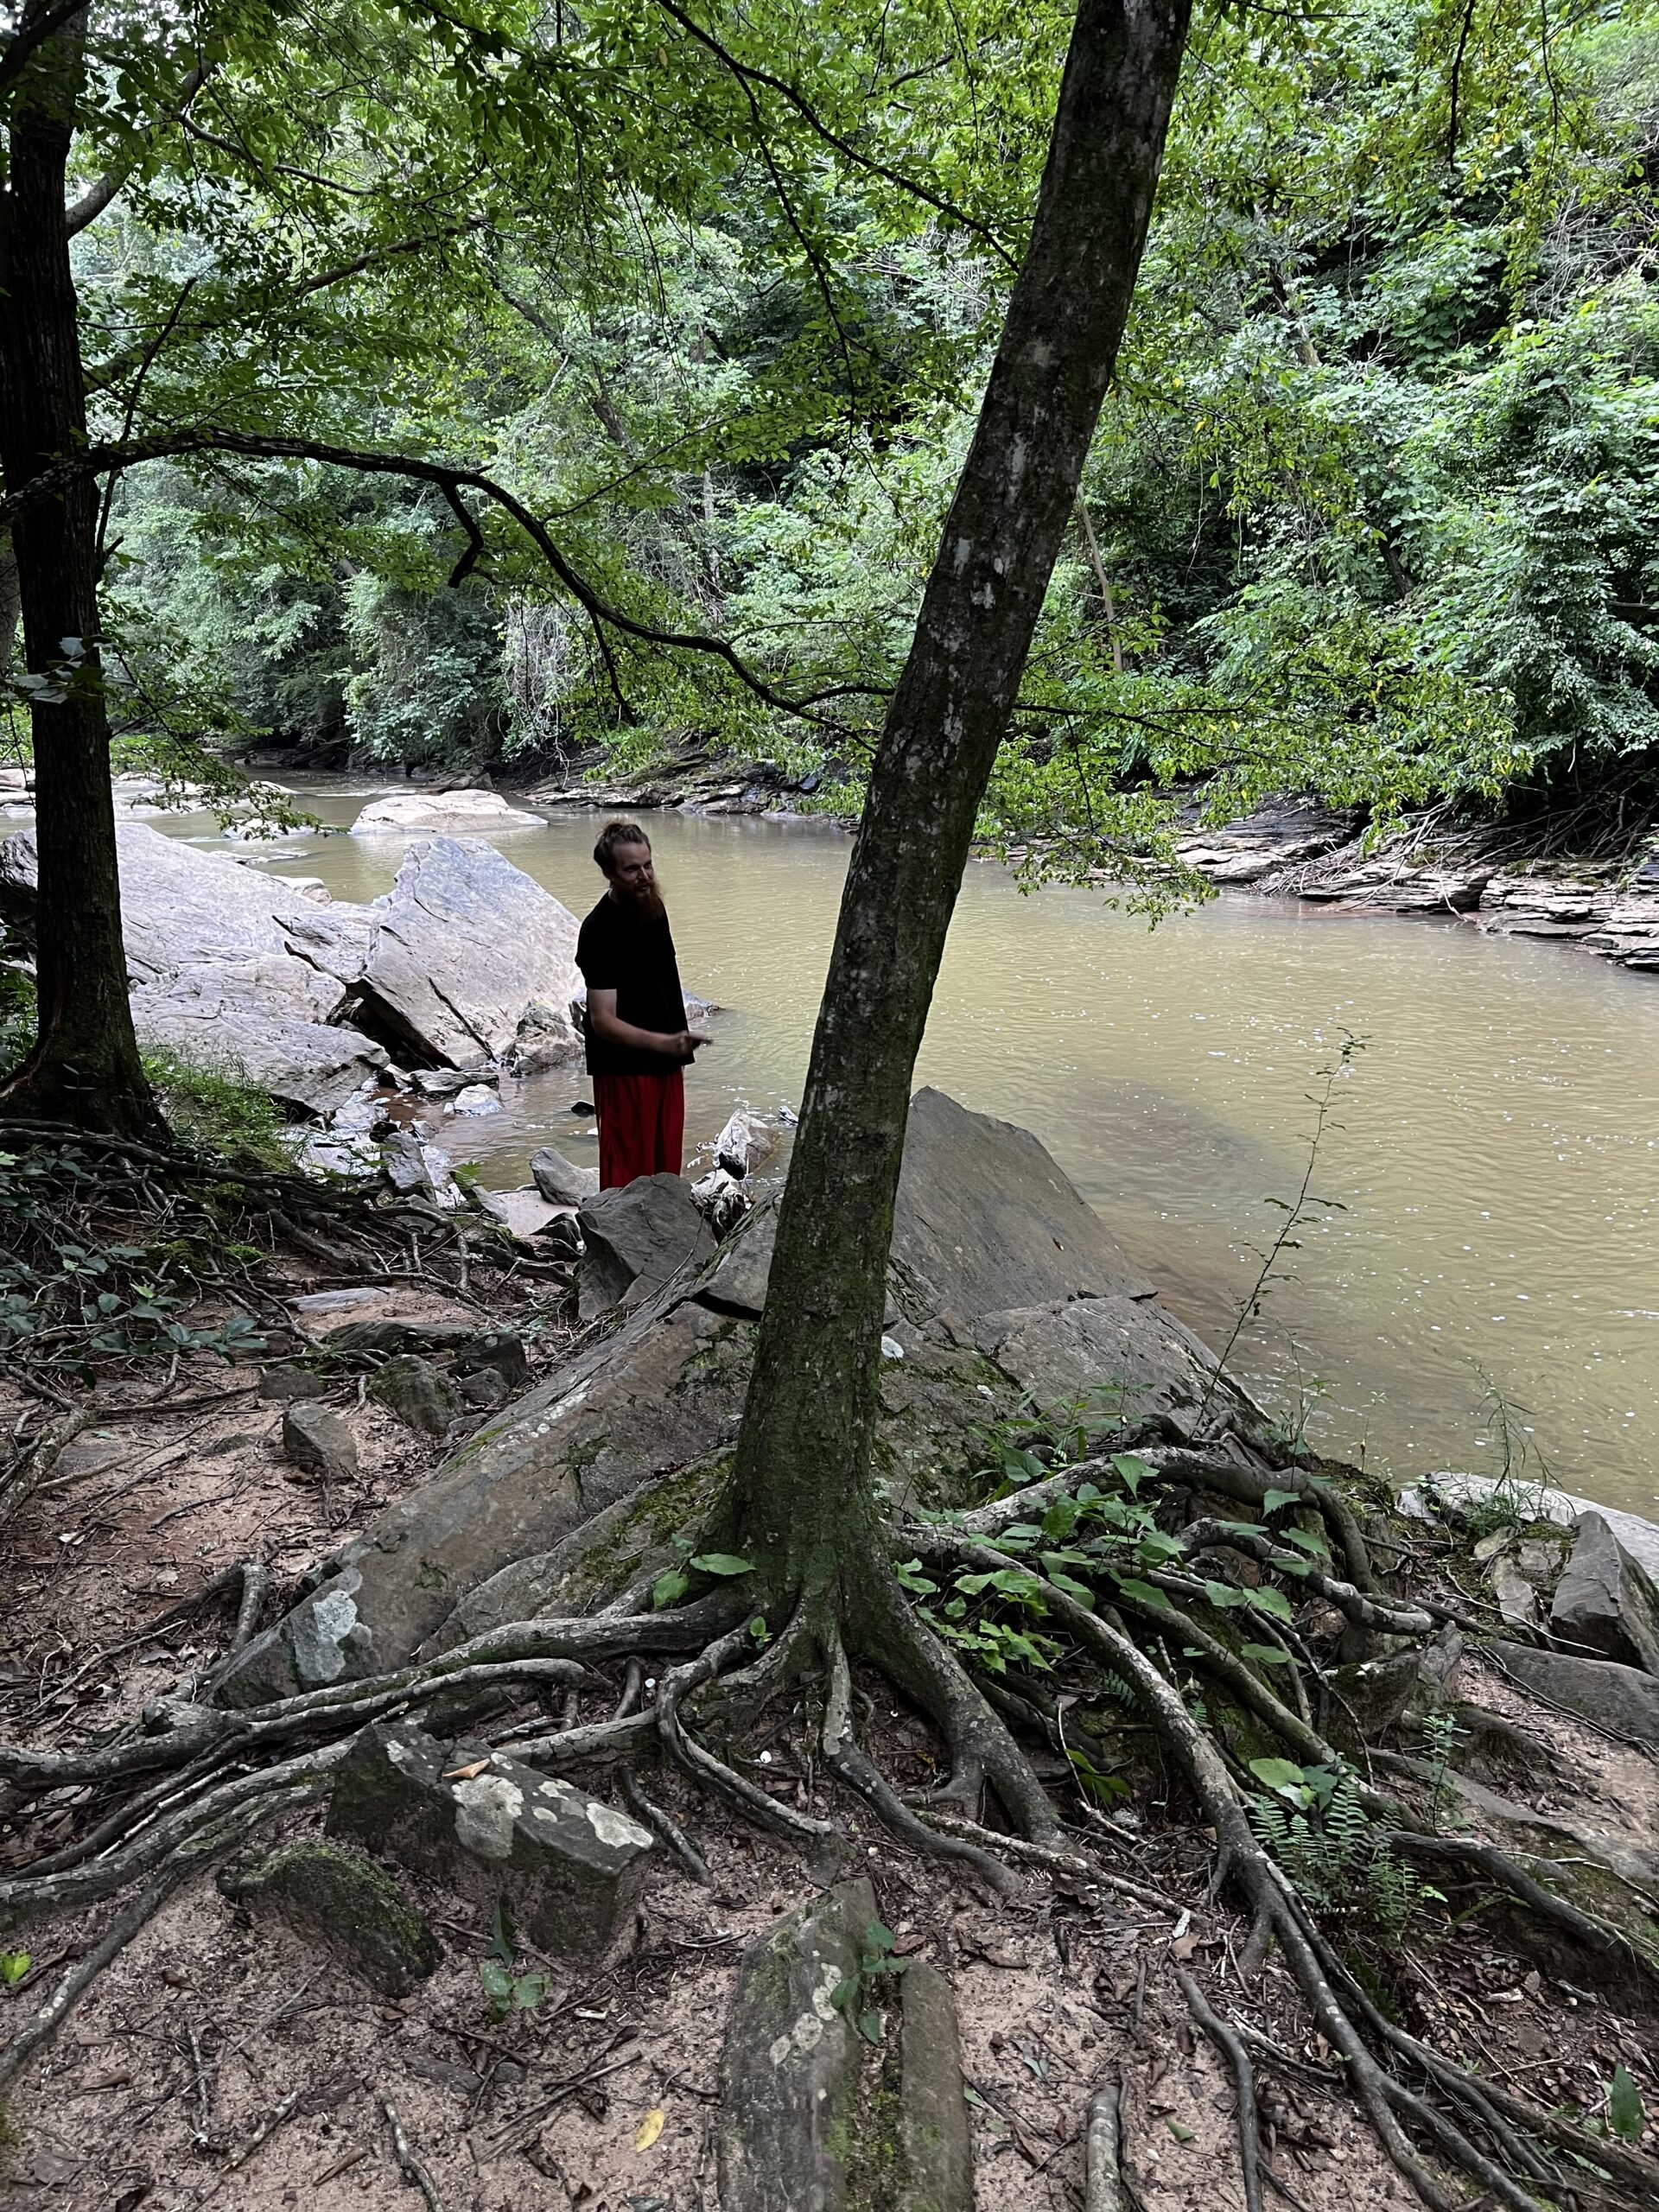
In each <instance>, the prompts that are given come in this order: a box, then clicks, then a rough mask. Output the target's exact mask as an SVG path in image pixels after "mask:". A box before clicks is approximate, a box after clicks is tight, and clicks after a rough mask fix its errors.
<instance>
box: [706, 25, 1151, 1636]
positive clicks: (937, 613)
mask: <svg viewBox="0 0 1659 2212" xmlns="http://www.w3.org/2000/svg"><path fill="white" fill-rule="evenodd" d="M1188 16H1189V0H1081V4H1080V6H1079V8H1078V11H1077V22H1076V24H1075V27H1074V29H1073V33H1072V37H1071V51H1070V54H1069V55H1068V57H1067V60H1066V65H1065V76H1064V79H1063V81H1062V85H1061V89H1060V96H1059V102H1058V108H1057V111H1056V114H1055V119H1054V127H1053V135H1052V140H1051V142H1050V146H1049V152H1048V159H1047V163H1046V168H1045V170H1044V175H1043V180H1042V186H1041V190H1040V193H1039V198H1038V203H1037V212H1036V216H1035V219H1034V221H1033V227H1032V233H1031V241H1030V245H1029V248H1028V250H1027V255H1026V258H1025V262H1024V264H1023V266H1022V268H1021V270H1020V276H1019V278H1018V280H1017V282H1016V283H1015V285H1014V294H1013V297H1012V299H1011V300H1010V302H1009V305H1008V312H1007V321H1006V323H1005V324H1004V327H1003V331H1002V336H1001V343H1000V345H999V346H998V348H997V353H996V359H995V365H993V367H992V370H991V374H990V379H989V383H988V386H987V388H986V392H985V398H984V403H983V405H982V409H981V411H980V417H979V424H978V428H977V430H976V434H975V436H974V441H973V444H972V447H971V448H970V450H969V455H968V459H967V461H966V463H965V465H964V467H963V472H962V476H961V480H960V481H959V483H958V485H957V493H956V496H955V499H954V500H953V501H952V504H951V507H950V517H949V519H948V521H947V522H946V524H945V527H944V536H943V538H942V541H941V543H940V546H939V550H938V555H937V556H936V558H935V560H934V563H933V568H932V571H931V575H930V576H929V578H928V582H927V587H926V590H925V594H924V597H923V601H922V609H921V614H920V618H919V620H918V623H917V626H916V633H915V638H914V640H913V642H912V646H911V650H910V655H909V658H908V659H907V660H906V664H905V668H904V671H903V674H902V676H901V677H900V679H899V685H898V688H897V690H895V692H894V694H893V702H892V705H891V707H890V709H889V711H888V715H887V724H886V727H885V728H884V730H883V733H882V736H881V741H880V747H879V749H878V751H877V754H876V759H875V763H874V770H873V772H872V775H871V779H870V785H869V791H868V797H867V798H866V801H865V805H864V812H863V817H862V820H861V823H860V826H859V831H858V836H857V839H856V842H855V845H854V848H853V854H852V860H851V864H850V866H849V869H848V873H847V881H846V887H845V890H844V892H843V894H842V903H841V912H840V918H839V921H838V924H837V927H836V940H835V947H834V951H833V953H832V955H831V958H830V963H829V980H828V982H827V983H826V985H825V987H824V994H823V1003H822V1006H821V1007H820V1009H819V1014H818V1022H817V1033H816V1034H815V1036H814V1039H813V1045H812V1056H811V1062H810V1070H809V1072H808V1076H807V1081H806V1090H805V1096H804V1102H803V1105H802V1111H801V1124H800V1128H799V1131H798V1135H797V1136H796V1140H795V1153H794V1159H793V1161H792V1163H791V1168H790V1173H789V1182H788V1186H787V1188H786V1190H785V1193H784V1198H783V1204H782V1209H781V1212H780V1215H779V1224H778V1236H777V1246H776V1254H775V1257H774V1259H773V1262H772V1276H771V1289H770V1293H769V1295H768V1298H767V1301H766V1315H765V1318H764V1319H763V1321H762V1323H761V1325H760V1341H759V1344H758V1346H757V1350H756V1357H755V1365H754V1373H753V1380H752V1383H751V1385H750V1389H749V1394H748V1402H747V1409H746V1412H745V1415H744V1422H743V1430H742V1438H741V1444H740V1446H739V1450H738V1456H737V1460H736V1465H735V1467H734V1475H733V1480H732V1484H731V1487H730V1491H729V1492H728V1498H727V1500H726V1503H725V1510H724V1514H723V1516H722V1517H723V1520H724V1522H725V1525H726V1526H727V1527H728V1529H730V1530H731V1532H732V1534H733V1535H734V1538H735V1539H736V1540H737V1541H741V1545H742V1547H743V1549H744V1551H745V1552H746V1553H747V1554H748V1555H749V1556H750V1557H751V1558H753V1560H755V1561H756V1563H757V1566H758V1567H759V1570H760V1572H759V1574H758V1577H757V1588H758V1591H759V1592H760V1594H761V1595H762V1596H763V1597H764V1599H765V1600H766V1602H767V1603H768V1604H769V1605H772V1606H773V1607H776V1606H777V1605H779V1604H780V1603H782V1602H789V1601H793V1602H795V1603H796V1604H798V1605H799V1604H804V1605H805V1607H806V1609H807V1611H809V1612H810V1613H821V1614H823V1615H826V1616H828V1615H831V1614H839V1615H840V1616H841V1617H842V1618H847V1619H849V1620H856V1619H857V1618H859V1616H860V1615H861V1613H862V1612H865V1611H867V1610H868V1602H869V1599H870V1597H871V1594H872V1592H871V1583H872V1579H873V1578H872V1573H871V1568H872V1562H873V1560H874V1558H875V1557H876V1556H878V1554H876V1553H875V1551H874V1533H875V1531H874V1517H875V1505H874V1497H873V1494H872V1490H871V1484H870V1453H871V1446H872V1441H873V1437H874V1425H875V1416H876V1411H877V1402H878V1392H879V1372H880V1339H881V1323H882V1313H883V1306H884V1300H885V1293H886V1278H887V1254H888V1248H889V1245H890V1243H891V1242H892V1236H893V1201H894V1197H895V1194H896V1192H897V1189H898V1183H899V1164H900V1159H901V1154H902V1152H903V1147H904V1135H905V1121H906V1111H907V1109H908V1104H909V1098H910V1089H911V1082H912V1074H913V1071H914V1068H915V1064H916V1056H917V1053H918V1050H919V1048H920V1046H921V1041H922V1032H923V1029H924V1027H925V1024H926V1020H927V1012H928V1006H929V1003H930V1001H931V998H932V995H933V987H934V982H935V979H936V977H937V976H938V968H939V961H940V957H941V956H942V954H943V952H944V940H945V933H946V931H947V930H948V928H949V926H950V915H951V910H952V908H953V907H954V906H955V903H956V899H957V890H958V887H959V886H960V884H961V880H962V874H963V868H964V866H965V865H966V862H967V859H968V854H969V846H970V843H971V841H972V837H973V831H974V823H975V819H976V815H977V812H978V810H979V806H980V803H981V800H982V798H983V796H984V792H985V788H986V785H987V783H988V779H989V777H990V772H991V768H992V766H993V764H994V762H995V758H996V751H997V747H998V746H999V744H1000V743H1001V739H1002V736H1003V733H1004V731H1005V730H1006V728H1007V723H1008V719H1009V715H1010V714H1011V712H1012V710H1013V707H1014V699H1015V696H1016V694H1017V692H1018V690H1019V686H1020V677H1021V676H1022V674H1023V672H1024V670H1025V665H1026V660H1027V654H1028V652H1029V651H1030V646H1031V640H1032V635H1033V631H1034V629H1035V626H1036V623H1037V618H1038V615H1039V612H1040V610H1041V607H1042V604H1043V599H1044V594H1045V593H1046V590H1047V588H1048V582H1049V577H1050V575H1051V573H1052V569H1053V566H1054V562H1055V559H1056V557H1057V556H1058V551H1059V548H1060V543H1061V540H1062V537H1064V534H1065V530H1066V527H1067V525H1068V524H1069V522H1070V519H1071V514H1072V511H1073V508H1074V505H1075V504H1076V499H1077V486H1078V483H1079V481H1080V480H1081V477H1082V473H1083V466H1084V460H1085V458H1086V456H1087V454H1088V451H1089V446H1090V440H1091V438H1092V436H1093V435H1094V430H1095V426H1096V421H1097V419H1098V416H1099V413H1100V408H1101V404H1102V402H1103V398H1104V397H1105V393H1106V389H1107V385H1108V383H1109V379H1110V378H1111V375H1112V371H1113V366H1114V364H1115V362H1116V356H1117V348H1118V343H1119V340H1120V339H1121V337H1122V331H1123V325H1124V321H1125V318H1126V316H1127V315H1128V307H1129V302H1130V298H1131V296H1132V294H1133V291H1134V288H1135V275H1136V271H1137V270H1138V268H1139V265H1140V261H1141V249H1142V246H1143V245H1144V242H1145V238H1146V233H1147V221H1148V219H1149V217H1150V214H1151V211H1152V202H1153V194H1154V187H1155V185H1156V181H1157V175H1158V166H1159V162H1160V157H1161V155H1162V150H1163V143H1164V135H1165V131H1166V126H1167V124H1168V118H1169V110H1170V104H1171V100H1172V99H1173V93H1174V89H1175V82H1176V78H1177V74H1178V73H1179V67H1180V59H1181V53H1182V48H1183V46H1184V44H1185V36H1186V29H1187V22H1188ZM884 1580H885V1577H883V1576H881V1575H880V1573H877V1574H876V1575H875V1576H874V1581H875V1582H876V1583H878V1584H879V1583H880V1582H882V1581H884ZM878 1605H879V1600H878ZM880 1610H882V1611H885V1607H880ZM877 1640H878V1641H880V1637H879V1635H878V1638H877Z"/></svg>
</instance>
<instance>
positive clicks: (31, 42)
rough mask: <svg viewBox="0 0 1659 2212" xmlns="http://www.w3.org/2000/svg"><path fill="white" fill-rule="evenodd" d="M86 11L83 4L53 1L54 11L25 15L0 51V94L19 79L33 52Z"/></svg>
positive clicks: (75, 0)
mask: <svg viewBox="0 0 1659 2212" xmlns="http://www.w3.org/2000/svg"><path fill="white" fill-rule="evenodd" d="M85 13H86V0H57V5H56V6H55V7H47V8H42V9H41V10H40V12H39V13H38V14H36V15H33V16H31V15H28V14H25V16H24V18H23V20H22V22H21V23H19V24H18V26H17V28H16V30H15V31H14V32H13V33H12V35H11V36H10V38H9V39H8V40H7V41H6V42H5V45H4V47H3V48H0V92H3V91H4V90H5V88H6V86H8V85H10V84H12V83H14V82H15V81H16V79H17V78H19V77H21V76H22V73H23V70H24V68H25V67H26V66H27V64H28V61H29V56H30V55H31V54H34V53H35V51H36V50H37V48H41V47H42V46H44V45H45V44H46V43H47V41H48V39H53V38H55V37H56V36H57V35H58V33H59V32H60V30H62V29H65V28H66V27H67V25H68V24H70V23H73V21H74V20H75V17H76V16H79V15H84V14H85Z"/></svg>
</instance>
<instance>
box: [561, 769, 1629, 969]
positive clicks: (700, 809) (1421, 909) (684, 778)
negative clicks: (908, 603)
mask: <svg viewBox="0 0 1659 2212" xmlns="http://www.w3.org/2000/svg"><path fill="white" fill-rule="evenodd" d="M809 780H811V779H809ZM525 788H526V796H527V797H528V798H530V799H531V802H532V803H534V804H541V805H545V806H557V807H592V808H599V809H603V810H607V811H609V812H613V813H614V812H621V811H626V810H637V811H639V812H649V811H652V810H658V809H664V808H675V809H677V810H680V811H682V812H689V813H697V814H712V815H723V814H738V815H753V816H758V817H761V818H762V819H764V820H769V821H770V820H779V819H786V818H789V817H792V816H797V815H800V814H802V813H804V812H806V811H809V810H810V811H811V813H812V814H813V817H814V818H816V819H822V820H824V821H827V822H829V823H835V824H836V826H837V827H848V828H850V827H851V826H852V824H851V823H845V822H843V820H842V817H839V816H837V815H836V814H835V813H833V812H830V811H828V810H823V811H820V810H817V809H815V808H814V809H809V807H808V805H807V804H806V803H807V802H809V801H810V799H811V798H812V797H813V796H814V793H815V792H816V791H817V789H818V788H819V786H818V785H817V783H816V781H814V783H813V790H812V791H807V790H805V789H804V788H803V785H802V783H801V781H799V780H795V781H791V780H790V779H786V778H785V776H784V775H783V774H782V773H781V772H779V770H777V769H776V768H773V767H772V766H770V765H769V764H767V763H765V762H747V763H736V764H734V763H731V762H707V761H703V762H698V763H690V764H680V765H675V766H669V767H664V768H659V769H656V770H651V771H646V772H642V773H641V774H640V775H639V776H634V777H628V778H624V779H619V780H614V781H605V780H603V779H601V780H599V781H597V782H591V783H590V782H588V781H586V780H581V781H574V782H572V781H569V780H565V779H561V780H560V781H559V782H558V783H557V784H531V785H527V786H526V787H525ZM1191 813H1192V827H1191V829H1189V830H1188V831H1186V833H1185V834H1184V835H1183V836H1180V837H1179V839H1178V841H1177V843H1176V848H1175V849H1176V852H1177V854H1178V855H1179V859H1180V860H1181V861H1182V862H1183V863H1184V864H1185V866H1186V867H1188V868H1192V869H1194V870H1196V872H1197V873H1198V874H1200V875H1201V876H1203V877H1204V878H1205V880H1206V881H1208V882H1210V883H1212V884H1214V885H1215V886H1216V887H1217V888H1218V889H1229V890H1235V891H1249V892H1250V893H1254V894H1255V896H1256V897H1258V898H1263V899H1294V900H1300V901H1305V902H1307V903H1310V904H1318V905H1321V906H1333V907H1338V908H1340V909H1341V910H1343V911H1344V912H1370V913H1378V914H1412V915H1422V916H1426V917H1428V918H1437V919H1442V920H1444V919H1448V918H1451V919H1456V920H1459V921H1465V922H1469V923H1471V924H1472V925H1473V926H1475V927H1476V928H1478V929H1480V930H1482V931H1488V932H1490V933H1491V934H1494V935H1498V936H1513V937H1529V938H1540V939H1543V938H1552V939H1556V940H1559V941H1560V942H1562V943H1565V944H1574V945H1577V946H1579V947H1580V948H1581V949H1582V950H1585V951H1586V952H1590V953H1593V954H1595V955H1597V956H1598V957H1600V958H1602V959H1605V960H1610V961H1611V962H1613V963H1615V964H1616V965H1618V966H1619V967H1623V968H1628V969H1632V970H1633V971H1636V972H1638V973H1648V974H1659V838H1656V837H1649V838H1648V839H1647V840H1645V841H1643V839H1641V838H1633V839H1632V840H1631V841H1630V848H1629V849H1628V851H1627V852H1626V854H1625V856H1624V858H1622V859H1618V860H1610V859H1607V858H1605V856H1592V855H1587V854H1583V853H1575V852H1574V851H1573V849H1572V848H1571V846H1570V845H1569V846H1567V848H1566V849H1561V848H1560V838H1559V833H1558V831H1557V830H1556V829H1555V828H1554V825H1553V824H1552V823H1549V822H1548V821H1547V820H1546V821H1543V822H1540V823H1529V824H1493V823H1487V824H1464V825H1459V824H1457V823H1448V822H1447V821H1446V817H1445V812H1444V810H1435V811H1434V812H1433V813H1431V814H1428V815H1425V816H1422V817H1417V818H1414V819H1408V821H1407V822H1406V823H1404V824H1403V825H1402V828H1401V829H1399V830H1398V831H1397V832H1396V833H1395V835H1393V836H1389V837H1388V838H1385V839H1383V841H1382V842H1378V843H1376V844H1375V845H1371V846H1368V844H1367V841H1366V834H1365V823H1364V820H1363V816H1362V815H1361V814H1360V813H1359V812H1358V811H1357V810H1351V809H1349V810H1343V809H1334V808H1328V807H1321V806H1318V805H1315V804H1312V803H1311V802H1308V801H1304V800H1297V799H1286V800H1275V801H1273V802H1271V803H1269V804H1266V805H1264V806H1262V807H1260V808H1258V809H1257V810H1255V812H1254V813H1252V814H1250V815H1248V816H1245V817H1241V818H1240V819H1238V820H1236V821H1233V822H1226V823H1218V824H1215V825H1208V824H1200V823H1198V819H1197V816H1198V808H1197V805H1196V804H1194V806H1193V807H1192V810H1191ZM1007 857H1008V859H1009V860H1010V861H1011V862H1012V863H1013V864H1014V866H1016V867H1017V866H1018V865H1019V864H1020V862H1021V861H1023V860H1024V859H1025V858H1026V857H1027V853H1026V851H1025V849H1023V848H1019V847H1016V848H1014V849H1013V850H1012V851H1011V852H1010V853H1009V855H1008V856H1007ZM1095 880H1096V881H1098V882H1100V883H1101V884H1103V885H1107V884H1109V882H1110V880H1111V879H1110V877H1109V876H1108V875H1107V874H1104V873H1102V874H1099V875H1097V876H1096V878H1095Z"/></svg>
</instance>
